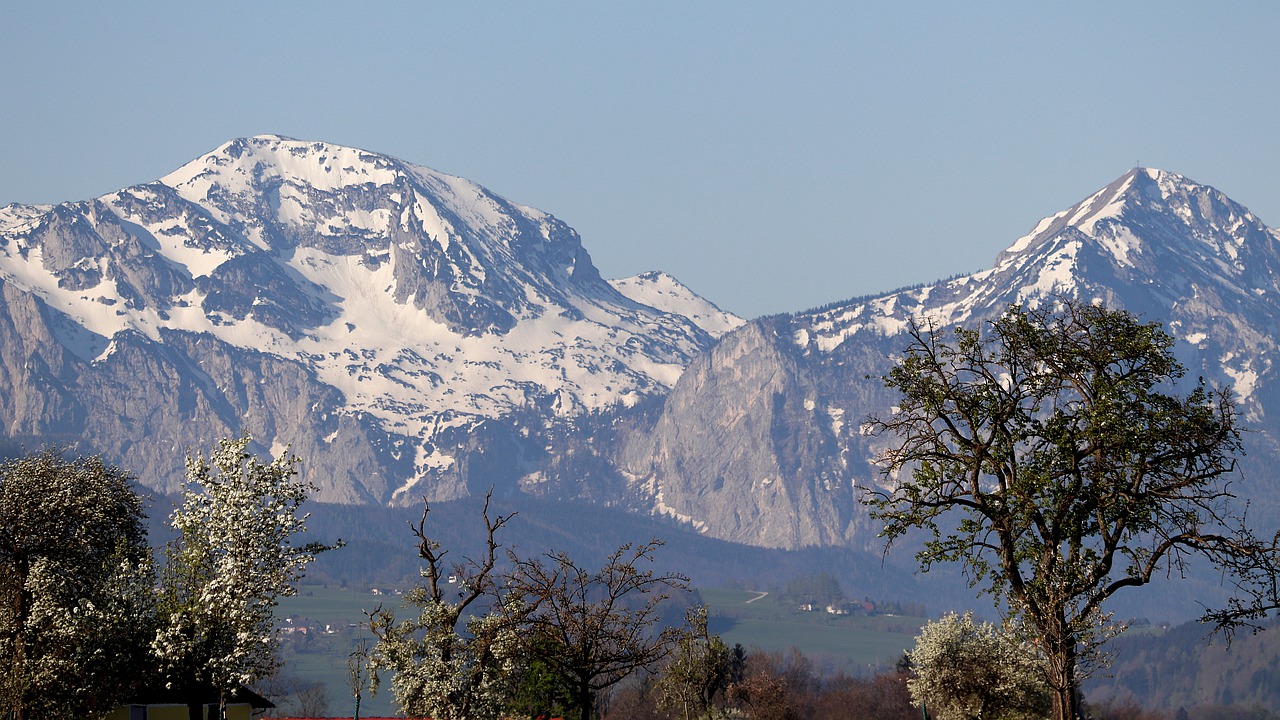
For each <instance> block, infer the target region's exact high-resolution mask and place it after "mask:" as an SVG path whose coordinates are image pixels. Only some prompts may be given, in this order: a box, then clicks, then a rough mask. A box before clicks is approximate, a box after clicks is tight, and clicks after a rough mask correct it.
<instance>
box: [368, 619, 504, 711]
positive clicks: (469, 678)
mask: <svg viewBox="0 0 1280 720" xmlns="http://www.w3.org/2000/svg"><path fill="white" fill-rule="evenodd" d="M420 602H421V611H420V612H419V615H418V617H417V618H415V619H412V620H405V621H403V622H401V623H399V624H398V625H396V626H395V627H393V628H389V629H388V631H387V632H386V633H385V634H384V636H383V638H382V640H381V641H380V642H379V643H378V646H377V649H376V651H375V661H376V662H377V663H378V666H379V667H380V668H382V669H384V670H391V671H393V672H394V673H395V676H394V678H393V679H392V681H391V691H392V693H393V694H394V695H395V697H396V702H397V703H398V704H399V705H400V708H401V709H402V710H403V711H405V712H407V713H409V714H410V715H415V716H425V717H431V718H436V719H437V720H487V719H489V718H498V717H501V716H502V712H503V710H504V706H505V703H506V700H507V697H508V692H509V686H508V680H509V678H510V676H511V675H512V674H513V672H514V671H515V669H516V662H517V659H518V656H519V652H518V648H519V638H518V637H517V635H516V630H515V628H514V627H513V625H512V623H511V621H510V619H509V618H508V617H507V616H506V615H505V614H503V613H499V612H494V613H490V614H486V615H475V616H472V617H470V618H468V619H467V620H466V632H465V633H461V632H459V631H458V629H457V627H456V624H457V622H458V616H459V611H458V609H457V608H456V607H455V606H453V605H450V604H449V603H446V602H440V601H436V600H431V599H429V598H421V599H420ZM375 622H376V620H375Z"/></svg>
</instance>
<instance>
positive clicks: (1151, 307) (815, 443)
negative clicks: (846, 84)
mask: <svg viewBox="0 0 1280 720" xmlns="http://www.w3.org/2000/svg"><path fill="white" fill-rule="evenodd" d="M1278 248H1280V234H1277V232H1276V231H1274V230H1271V229H1270V228H1268V227H1267V226H1266V225H1264V224H1263V223H1262V222H1261V221H1260V220H1259V219H1258V218H1256V217H1255V216H1254V215H1252V214H1251V213H1250V212H1249V211H1248V210H1246V209H1245V208H1244V207H1242V206H1240V205H1238V204H1236V203H1235V202H1233V201H1232V200H1231V199H1229V198H1227V197H1225V196H1224V195H1222V194H1221V193H1220V192H1218V191H1216V190H1214V189H1213V188H1211V187H1208V186H1205V185H1200V184H1198V183H1195V182H1193V181H1191V180H1189V179H1187V178H1184V177H1181V176H1178V175H1175V174H1172V173H1167V172H1162V171H1158V170H1152V169H1146V168H1138V169H1134V170H1132V171H1130V172H1128V173H1125V174H1124V175H1123V176H1121V177H1120V178H1118V179H1117V180H1115V181H1114V182H1112V183H1110V184H1108V185H1107V186H1106V187H1104V188H1102V189H1101V190H1099V191H1098V192H1096V193H1094V194H1093V195H1091V196H1089V197H1088V198H1086V199H1085V200H1083V201H1081V202H1079V203H1077V204H1075V205H1073V206H1071V207H1070V208H1068V209H1066V210H1063V211H1062V212H1059V213H1057V214H1055V215H1052V216H1050V217H1047V218H1045V219H1044V220H1042V221H1040V222H1039V223H1038V224H1037V225H1036V226H1035V227H1034V229H1033V230H1032V231H1031V232H1030V233H1028V234H1027V235H1026V236H1024V237H1022V238H1020V239H1018V240H1017V241H1015V242H1014V243H1013V244H1012V245H1010V246H1009V247H1008V249H1007V250H1005V251H1004V252H1002V253H1000V255H999V256H998V257H996V259H995V262H994V264H993V265H992V267H991V268H990V269H988V270H984V271H981V272H978V273H974V274H972V275H965V276H960V277H955V278H952V279H948V280H944V281H940V282H937V283H932V284H927V285H922V286H919V287H914V288H907V289H902V290H896V291H892V292H887V293H884V294H880V295H875V296H870V297H863V298H857V299H853V300H849V301H845V302H837V303H833V304H831V305H829V306H827V307H824V308H819V309H816V310H812V311H807V312H800V313H796V314H794V315H779V316H772V317H765V318H759V319H756V320H753V321H750V322H746V323H744V322H743V321H742V320H741V319H739V318H736V317H734V316H733V315H731V314H728V313H724V312H722V311H720V310H719V309H718V308H716V307H715V306H714V304H712V303H711V302H709V301H707V300H705V299H703V298H701V297H699V296H698V295H697V294H696V293H694V292H693V291H691V290H690V289H689V288H687V287H685V286H683V285H681V284H680V283H679V282H678V281H677V280H676V279H675V278H673V277H671V276H669V275H666V274H664V273H661V272H652V273H645V274H643V275H639V276H636V277H633V278H626V279H621V280H614V281H606V280H604V279H602V278H601V276H600V273H599V272H598V271H597V270H596V268H595V266H594V265H593V264H592V262H591V258H590V256H589V254H588V253H587V251H586V250H585V249H584V248H583V245H582V242H581V240H580V238H579V237H578V235H577V234H576V233H575V232H574V231H573V230H572V229H571V228H570V227H569V226H567V225H566V224H564V223H563V222H561V221H560V220H558V219H556V218H554V217H552V216H551V215H548V214H546V213H544V212H541V211H538V210H534V209H532V208H528V207H524V206H521V205H517V204H515V203H512V202H510V201H508V200H506V199H503V198H501V197H498V196H497V195H494V194H493V193H490V192H488V191H487V190H485V189H484V188H482V187H480V186H478V185H476V184H474V183H472V182H470V181H467V180H463V179H461V178H457V177H452V176H449V175H445V174H443V173H439V172H436V171H433V170H430V169H427V168H424V167H421V166H417V165H412V164H409V163H405V162H402V161H400V160H397V159H394V158H390V157H387V156H384V155H379V154H376V153H371V152H366V151H363V150H356V149H352V148H345V147H339V146H334V145H328V144H325V143H316V142H301V141H296V140H290V139H286V138H282V137H276V136H261V137H254V138H248V139H241V140H234V141H232V142H229V143H227V144H225V145H223V146H222V147H220V148H218V149H216V150H214V151H213V152H211V153H209V154H207V155H205V156H203V157H200V158H197V159H196V160H194V161H192V162H191V163H188V164H187V165H185V166H183V167H182V168H180V169H178V170H177V171H175V172H173V173H171V174H170V175H168V176H166V177H164V178H161V179H160V180H158V181H156V182H153V183H148V184H145V185H139V186H136V187H131V188H126V189H124V190H120V191H119V192H115V193H112V194H109V195H106V196H104V197H100V198H96V199H93V200H88V201H83V202H74V203H64V204H62V205H57V206H28V205H9V206H7V207H4V208H0V304H3V311H2V312H0V423H2V427H3V433H4V435H5V436H6V437H7V438H8V439H9V440H10V441H11V444H14V445H17V444H26V445H31V444H34V443H35V442H39V441H44V440H56V441H60V442H64V443H74V444H76V446H77V448H78V449H79V450H83V451H89V452H102V453H103V454H104V455H105V456H106V457H107V458H108V459H109V460H111V461H113V462H116V463H119V464H121V465H123V466H124V467H127V468H130V469H132V470H134V471H136V472H137V473H138V474H139V476H140V478H141V479H142V480H143V482H145V483H147V484H149V485H151V486H152V487H154V488H156V489H158V490H160V491H168V490H172V489H173V488H174V487H175V485H176V483H178V482H180V480H181V470H182V463H181V457H182V454H183V452H184V451H185V450H186V448H187V447H188V446H194V447H204V446H207V445H208V444H209V443H210V442H212V440H213V439H214V438H217V437H221V436H227V435H234V434H236V433H239V432H241V431H242V430H248V431H250V432H251V433H252V434H253V435H254V437H255V439H256V440H257V441H258V443H259V446H258V449H259V450H260V451H264V452H266V451H270V452H280V451H281V450H282V449H283V448H284V447H285V446H286V445H288V446H290V447H291V448H292V450H293V452H295V453H297V454H298V455H299V456H300V457H302V458H303V459H304V463H303V465H302V470H303V472H304V474H305V476H306V477H307V479H309V480H311V481H312V482H314V483H315V484H316V485H317V486H318V487H319V488H320V492H319V498H320V499H322V500H326V501H330V502H337V503H361V504H371V505H388V504H391V505H399V504H408V503H412V502H417V501H418V499H419V498H420V497H423V496H425V497H428V498H431V499H452V498H460V497H465V496H468V495H471V494H475V493H477V492H483V491H484V490H487V489H488V488H490V487H496V488H497V489H498V491H499V492H500V493H508V494H520V493H527V494H534V495H537V496H540V497H543V498H550V499H557V498H564V499H575V500H586V501H590V502H595V503H598V504H602V505H609V506H614V507H623V508H628V509H631V510H633V511H635V512H638V513H641V514H644V515H654V516H661V517H665V518H668V519H671V520H673V521H675V522H678V523H681V524H684V525H687V526H688V527H690V528H692V529H695V530H697V531H699V532H701V533H703V534H705V535H708V536H711V537H715V538H721V539H725V540H730V541H733V542H737V543H744V544H750V545H759V546H767V547H779V548H799V547H805V546H813V545H837V546H851V547H857V548H873V547H877V548H878V546H879V540H878V539H877V538H876V528H874V527H872V526H871V524H870V521H869V520H868V518H867V515H866V512H865V510H864V509H863V508H862V507H861V506H860V504H859V503H858V500H857V498H858V494H859V490H858V488H859V487H861V486H865V485H867V484H870V483H877V482H886V481H888V482H891V481H892V479H891V478H889V479H885V478H882V477H881V476H880V474H879V472H878V468H877V467H876V466H875V464H874V459H875V458H876V457H877V455H878V454H879V453H880V452H881V451H882V450H883V447H881V446H877V444H876V443H883V442H886V440H884V439H874V438H870V437H868V436H866V435H864V434H863V433H862V431H861V428H862V425H863V421H864V420H865V418H866V417H867V416H868V415H869V414H872V413H879V412H884V411H886V410H887V409H888V408H889V407H891V405H892V403H893V398H892V397H890V396H889V395H888V394H887V393H886V392H885V390H884V388H883V386H882V383H881V381H880V379H879V378H880V376H882V375H883V374H884V373H885V372H887V370H888V369H889V367H890V366H891V362H892V357H893V356H894V354H895V353H898V352H900V351H901V350H902V348H903V347H904V345H905V342H906V341H905V339H904V335H903V333H904V332H905V331H906V329H907V328H908V326H909V324H910V323H911V322H913V321H914V322H917V323H928V324H931V325H932V326H933V327H935V328H937V329H941V330H946V329H947V328H951V327H955V326H958V325H965V326H977V325H979V324H981V323H983V322H985V321H988V320H991V319H994V318H996V317H997V316H999V314H1000V313H1001V312H1003V311H1004V309H1005V308H1007V307H1008V306H1009V305H1010V304H1012V303H1021V304H1024V305H1028V306H1038V305H1040V304H1043V303H1051V302H1053V301H1054V299H1055V298H1058V297H1062V296H1067V297H1073V298H1079V299H1085V300H1095V299H1097V300H1101V301H1104V302H1106V303H1107V304H1109V305H1111V306H1114V307H1123V308H1126V309H1129V310H1131V311H1133V312H1136V313H1139V314H1140V315H1142V316H1143V317H1145V318H1146V319H1149V320H1157V321H1160V322H1162V323H1164V324H1165V326H1166V327H1167V328H1168V330H1169V331H1170V332H1171V333H1172V334H1173V335H1174V336H1176V338H1177V339H1178V346H1177V352H1178V354H1179V356H1180V357H1181V358H1182V360H1183V361H1184V362H1185V363H1186V364H1187V366H1188V368H1189V369H1190V373H1189V374H1190V375H1191V376H1192V378H1194V377H1195V376H1197V375H1201V376H1203V377H1205V378H1206V379H1207V380H1208V381H1209V382H1211V383H1214V384H1217V385H1218V386H1221V387H1232V388H1234V391H1235V394H1236V397H1237V401H1238V406H1239V409H1240V412H1241V418H1242V420H1243V423H1244V425H1245V426H1246V427H1247V429H1248V432H1246V434H1245V442H1246V446H1247V449H1248V452H1249V454H1248V456H1247V457H1246V458H1245V461H1244V463H1243V465H1242V470H1243V472H1242V475H1241V478H1240V480H1239V481H1238V483H1237V484H1236V486H1235V489H1236V490H1237V491H1238V492H1239V493H1240V494H1241V495H1242V496H1244V497H1247V498H1249V499H1251V500H1252V501H1253V506H1252V507H1253V509H1254V511H1255V517H1256V516H1257V515H1262V516H1263V519H1264V520H1267V521H1274V520H1275V519H1277V518H1280V509H1278V507H1277V502H1276V501H1275V497H1276V496H1277V493H1275V492H1274V491H1273V490H1272V485H1273V483H1274V480H1273V476H1272V474H1271V471H1270V468H1272V467H1275V466H1276V464H1277V462H1278V461H1280V451H1278V449H1277V444H1276V441H1275V438H1276V437H1277V433H1278V432H1280V427H1278V426H1277V420H1276V419H1277V418H1278V417H1280V406H1277V402H1280V394H1278V391H1280V385H1277V383H1276V382H1275V380H1274V377H1275V371H1274V368H1273V358H1274V357H1275V350H1276V341H1275V338H1276V337H1277V331H1278V329H1280V280H1278V279H1277V278H1280V252H1278Z"/></svg>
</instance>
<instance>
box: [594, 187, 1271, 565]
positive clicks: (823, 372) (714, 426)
mask: <svg viewBox="0 0 1280 720" xmlns="http://www.w3.org/2000/svg"><path fill="white" fill-rule="evenodd" d="M1278 270H1280V234H1278V233H1277V232H1276V231H1274V230H1271V229H1270V228H1268V227H1266V226H1265V225H1263V224H1262V222H1261V221H1260V220H1258V219H1257V218H1256V217H1255V216H1253V215H1252V214H1251V213H1249V211H1248V210H1246V209H1245V208H1243V207H1242V206H1240V205H1238V204H1236V203H1234V202H1233V201H1231V200H1230V199H1228V198H1227V197H1225V196H1224V195H1222V194H1221V193H1220V192H1218V191H1216V190H1214V189H1213V188H1210V187H1207V186H1204V185H1200V184H1197V183H1194V182H1192V181H1190V180H1188V179H1186V178H1183V177H1181V176H1178V175H1174V174H1172V173H1167V172H1162V171H1158V170H1151V169H1135V170H1133V171H1130V172H1128V173H1126V174H1125V175H1123V176H1122V177H1120V178H1118V179H1117V180H1116V181H1115V182H1113V183H1111V184H1109V185H1108V186H1106V187H1105V188H1103V189H1102V190H1099V191H1098V192H1097V193H1095V194H1093V195H1092V196H1090V197H1089V198H1087V199H1085V200H1084V201H1082V202H1080V203H1077V204H1076V205H1074V206H1072V207H1071V208H1069V209H1067V210H1064V211H1062V212H1060V213H1057V214H1056V215H1053V216H1051V217H1049V218H1046V219H1044V220H1043V221H1041V222H1040V223H1039V224H1038V225H1037V226H1036V227H1035V229H1034V230H1033V231H1032V232H1031V233H1029V234H1028V235H1026V236H1025V237H1023V238H1021V239H1019V240H1018V241H1016V242H1015V243H1014V244H1013V245H1012V246H1010V247H1009V248H1008V249H1007V250H1005V251H1004V252H1002V253H1001V254H1000V255H999V256H998V257H997V258H996V262H995V265H994V266H993V267H992V268H991V269H989V270H985V271H982V272H978V273H974V274H972V275H968V276H964V277H959V278H955V279H951V280H947V281H943V282H939V283H935V284H931V285H926V286H923V287H919V288H914V289H908V290H902V291H896V292H890V293H886V294H883V295H879V296H875V297H871V298H867V299H861V300H857V301H851V302H848V303H842V304H838V305H835V306H832V307H829V308H826V309H823V310H820V311H813V312H808V313H801V314H797V315H794V316H779V317H773V318H762V319H759V320H755V321H752V322H751V323H748V324H747V325H746V326H744V327H742V328H739V329H738V330H735V331H733V332H731V333H728V334H726V335H725V336H724V337H722V338H721V339H720V341H719V342H718V343H717V345H716V347H715V348H713V349H712V350H711V351H710V352H709V353H707V354H704V355H703V356H701V357H700V358H698V359H697V360H696V361H695V362H694V363H693V364H692V365H691V366H690V367H689V369H688V370H687V371H686V372H685V374H684V375H683V376H682V378H681V380H680V381H679V382H678V383H677V384H676V387H675V389H674V390H673V391H672V392H671V395H670V396H669V398H668V400H667V402H666V404H665V406H664V410H663V412H662V414H661V416H660V417H659V418H658V419H657V420H656V421H655V422H654V423H653V424H652V425H650V426H647V427H645V428H643V429H638V430H637V431H636V432H633V433H631V434H630V435H629V436H628V437H627V439H626V443H625V450H624V451H623V452H622V453H621V454H620V460H619V462H620V464H621V465H622V466H623V468H624V470H625V474H626V476H627V477H629V478H631V485H632V489H633V492H634V493H635V494H636V495H637V496H638V497H639V498H641V499H640V500H637V502H638V503H640V504H645V503H647V504H649V505H651V506H652V507H653V508H654V511H655V512H659V513H663V514H667V515H671V516H674V517H678V518H682V519H684V520H686V521H687V522H689V523H691V524H692V525H694V526H695V527H699V528H702V529H703V531H704V532H706V533H708V534H711V535H713V536H716V537H724V538H729V539H733V540H736V541H738V542H746V543H752V544H759V545H766V546H775V547H779V546H780V547H801V546H805V545H824V544H833V543H834V544H854V545H860V546H866V547H871V546H874V545H875V544H876V543H877V542H878V541H877V539H876V538H875V537H874V536H875V533H874V532H873V531H872V529H871V528H869V527H868V523H867V520H866V518H865V513H864V512H863V511H862V509H861V508H860V507H859V506H858V502H857V491H856V486H859V485H866V484H868V483H872V482H878V481H879V477H878V472H877V469H876V468H875V466H874V465H873V463H872V459H873V458H874V457H875V456H876V455H877V454H878V452H879V451H880V450H881V449H883V448H882V447H881V446H879V445H877V443H884V442H887V440H876V439H872V438H867V437H865V436H863V435H862V434H861V433H860V430H859V426H860V425H861V423H862V421H863V419H864V418H866V417H867V415H868V414H871V413H876V412H883V411H885V410H887V409H888V408H889V406H890V405H891V404H892V401H893V398H892V397H890V396H888V395H887V394H886V393H885V391H884V390H883V388H882V386H881V383H880V380H879V379H878V378H879V377H880V376H882V375H883V374H885V373H886V372H887V370H888V368H889V367H890V360H889V358H890V357H891V356H892V355H893V354H894V353H897V352H899V351H900V350H901V348H902V346H903V345H904V344H905V341H904V340H903V338H902V333H903V332H904V330H905V329H906V328H907V327H908V323H909V322H911V321H913V320H914V321H916V322H927V323H932V324H933V325H934V326H935V327H937V328H938V329H941V330H945V329H946V328H949V327H952V326H955V325H960V324H963V325H966V326H976V325H977V324H979V323H981V322H983V321H985V320H990V319H994V318H995V317H997V316H998V315H999V314H1000V313H1001V312H1002V311H1003V310H1004V309H1005V308H1006V307H1007V306H1008V305H1009V304H1011V303H1024V304H1026V305H1029V306H1036V305H1039V304H1041V303H1046V302H1052V300H1053V298H1054V297H1057V296H1068V297H1075V298H1080V299H1089V300H1091V299H1095V298H1097V299H1101V300H1103V301H1105V302H1106V303H1107V304H1109V305H1110V306H1113V307H1124V308H1127V309H1129V310H1131V311H1133V312H1137V313H1140V314H1142V315H1143V316H1145V317H1146V318H1148V319H1152V320H1159V321H1161V322H1163V323H1165V324H1166V326H1167V327H1168V329H1169V330H1170V332H1171V333H1172V334H1174V335H1175V336H1176V337H1177V338H1178V339H1179V344H1178V347H1177V349H1176V352H1177V353H1178V354H1179V356H1180V357H1181V358H1182V359H1183V361H1184V362H1185V363H1186V364H1187V365H1188V367H1189V370H1190V373H1189V374H1190V375H1192V377H1194V376H1195V375H1197V374H1201V375H1203V376H1205V377H1206V378H1208V379H1210V380H1211V381H1213V382H1215V383H1217V384H1219V385H1221V386H1232V387H1234V388H1235V391H1236V394H1237V399H1238V403H1239V408H1240V410H1241V413H1242V418H1243V419H1244V420H1245V422H1246V424H1247V425H1248V426H1249V428H1250V430H1251V432H1249V433H1247V434H1246V443H1247V446H1248V450H1249V456H1248V457H1247V458H1246V464H1245V479H1246V481H1248V482H1246V483H1242V484H1240V485H1239V486H1238V487H1237V489H1241V488H1243V489H1244V490H1245V492H1246V493H1248V494H1250V495H1251V496H1252V497H1255V498H1256V502H1255V507H1256V508H1257V509H1259V510H1260V512H1261V513H1264V514H1267V516H1268V517H1270V516H1273V515H1276V514H1277V513H1276V510H1277V508H1276V507H1275V500H1274V498H1275V497H1276V493H1275V492H1274V490H1273V489H1272V475H1271V474H1270V472H1269V467H1270V465H1271V463H1273V462H1274V461H1275V459H1277V457H1280V453H1277V448H1276V442H1275V438H1276V437H1277V428H1276V427H1275V420H1274V418H1276V417H1277V415H1278V413H1280V407H1278V406H1277V401H1278V400H1280V398H1278V397H1277V389H1278V388H1277V384H1276V383H1275V382H1274V371H1273V365H1272V360H1271V358H1272V357H1274V352H1275V349H1276V342H1275V338H1276V337H1277V329H1278V328H1280V294H1278V292H1280V284H1278V283H1280V281H1278V280H1277V277H1280V276H1278V275H1277V271H1278ZM691 428H696V430H694V431H692V432H691V431H690V429H691Z"/></svg>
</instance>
